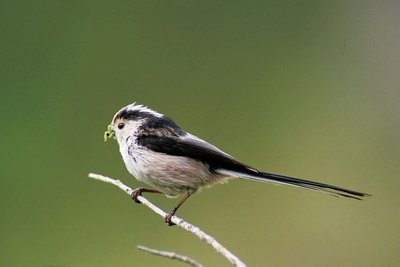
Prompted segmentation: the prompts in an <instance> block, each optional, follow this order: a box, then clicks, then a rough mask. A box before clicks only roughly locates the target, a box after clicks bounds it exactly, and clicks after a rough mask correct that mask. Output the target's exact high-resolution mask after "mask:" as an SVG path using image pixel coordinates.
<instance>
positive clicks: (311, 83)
mask: <svg viewBox="0 0 400 267" xmlns="http://www.w3.org/2000/svg"><path fill="white" fill-rule="evenodd" d="M399 18H400V17H399V6H398V2H397V1H308V2H303V3H301V2H299V1H273V2H272V1H209V2H205V1H194V0H186V1H184V0H173V1H3V2H2V3H1V4H0V75H1V78H0V102H1V103H0V112H1V118H2V120H1V133H2V138H1V139H0V143H1V146H0V147H1V151H2V153H1V161H0V162H1V168H0V175H1V179H0V214H1V215H0V236H1V238H0V265H1V266H74V267H79V266H85V267H90V266H155V265H158V266H160V265H166V264H169V265H170V266H181V264H180V263H175V262H170V261H168V260H166V259H159V258H157V257H153V256H149V255H147V254H144V253H142V252H138V251H137V250H136V249H135V247H136V245H137V244H143V245H146V246H150V247H155V248H159V249H166V250H175V251H177V252H179V253H182V254H186V255H188V256H191V257H194V258H195V259H197V260H198V261H200V262H202V263H203V264H204V265H205V266H221V265H225V266H228V264H227V263H226V262H225V260H224V259H223V258H221V257H220V256H219V255H217V254H216V253H215V252H214V251H212V250H211V249H210V248H208V247H206V246H205V245H204V244H202V243H201V242H200V241H198V240H196V239H195V238H193V237H192V236H190V235H188V234H186V233H184V232H182V231H181V230H179V229H178V228H170V227H167V226H166V225H165V224H164V223H163V222H162V219H160V218H159V217H157V216H155V215H154V214H152V213H151V212H150V211H148V210H147V209H145V208H143V207H141V206H139V205H135V204H133V203H132V201H130V200H129V198H128V197H127V196H126V195H125V194H122V193H121V192H119V190H116V189H115V188H113V187H112V186H109V185H106V184H102V183H99V182H95V181H91V180H89V179H88V178H87V173H89V172H98V173H101V174H104V175H109V176H112V177H115V178H120V179H122V180H123V181H124V182H126V183H128V184H130V185H132V186H139V185H140V184H139V182H137V181H136V180H135V179H133V178H132V177H131V176H130V175H129V174H128V173H127V171H126V169H125V166H124V164H123V162H122V159H121V157H120V155H119V152H118V147H117V144H116V142H107V143H104V142H103V133H104V131H105V130H106V127H107V125H108V124H109V122H110V121H111V119H112V116H113V115H114V113H115V112H116V111H117V110H118V109H119V108H120V107H122V106H124V105H126V104H129V103H131V102H135V101H136V102H138V103H141V104H145V105H149V106H150V107H151V108H154V109H156V110H158V111H160V112H162V113H166V114H168V115H169V116H170V117H172V118H173V119H174V120H176V121H177V122H178V124H180V125H181V126H182V127H183V128H185V129H187V130H190V131H191V132H192V133H193V134H196V135H198V136H201V137H203V138H204V139H206V140H208V141H210V142H212V143H214V144H215V145H217V146H219V147H220V148H222V149H224V150H225V151H227V152H228V153H230V154H232V155H233V156H235V157H236V158H238V159H239V160H241V161H244V162H246V163H248V164H250V165H252V166H255V167H258V168H262V169H266V170H269V171H272V172H279V173H283V174H286V175H291V176H298V177H304V178H308V179H313V180H318V181H322V182H327V183H331V184H335V185H339V186H343V187H347V188H350V189H355V190H360V191H365V192H368V193H371V194H373V197H372V198H369V199H367V200H366V201H362V202H361V201H355V200H349V199H338V198H334V197H330V196H327V195H323V194H317V193H313V192H309V191H306V190H300V189H295V188H286V187H277V186H271V185H266V184H260V183H255V182H248V181H240V180H235V181H231V182H230V183H228V184H226V185H218V186H215V187H213V188H212V189H207V190H206V189H205V190H203V191H202V192H201V193H200V194H197V195H196V196H194V197H193V198H192V199H190V200H189V201H188V202H187V203H186V204H185V205H184V206H183V207H182V209H181V210H180V211H179V215H181V216H183V217H185V218H186V219H187V220H189V221H190V222H192V223H194V224H197V225H199V226H200V227H202V228H204V230H205V231H207V232H209V233H211V234H212V235H214V236H215V237H216V238H217V239H219V240H220V241H221V242H222V243H224V244H225V245H226V246H227V247H228V248H230V249H231V250H232V251H234V252H235V253H237V254H238V255H239V256H240V257H241V258H242V259H243V260H244V261H245V262H247V263H248V264H249V266H264V265H271V266H274V265H275V266H398V264H399V260H400V256H399V251H400V235H399V234H398V232H399V225H400V212H399V204H400V197H399V188H400V182H399V181H400V179H399V174H400V164H399V161H400V142H399V141H400V139H399V130H400V123H399V121H400V105H399V103H400V89H399V84H400V83H399V82H400V79H399V76H400V75H399V69H400V58H399V47H400V41H399V25H400V21H399ZM149 198H150V199H152V200H153V201H154V202H156V203H157V204H159V205H160V206H162V207H164V208H165V209H169V208H171V207H172V206H173V205H174V204H175V203H176V201H177V200H175V199H173V200H171V199H167V198H164V197H161V196H149Z"/></svg>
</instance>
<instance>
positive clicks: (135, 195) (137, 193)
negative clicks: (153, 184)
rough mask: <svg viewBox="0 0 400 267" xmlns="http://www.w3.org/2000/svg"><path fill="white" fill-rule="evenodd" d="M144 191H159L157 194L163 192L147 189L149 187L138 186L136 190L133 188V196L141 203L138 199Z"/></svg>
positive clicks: (156, 191)
mask: <svg viewBox="0 0 400 267" xmlns="http://www.w3.org/2000/svg"><path fill="white" fill-rule="evenodd" d="M142 193H157V194H162V192H160V191H158V190H155V189H147V188H143V187H138V188H136V189H135V190H133V192H132V194H131V198H132V199H133V200H134V201H135V202H136V203H141V202H140V201H139V200H138V198H137V197H138V196H141V195H142Z"/></svg>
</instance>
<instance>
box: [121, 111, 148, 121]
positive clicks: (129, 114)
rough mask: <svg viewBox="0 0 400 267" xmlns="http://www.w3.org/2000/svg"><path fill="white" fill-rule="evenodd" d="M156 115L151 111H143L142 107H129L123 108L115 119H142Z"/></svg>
mask: <svg viewBox="0 0 400 267" xmlns="http://www.w3.org/2000/svg"><path fill="white" fill-rule="evenodd" d="M152 117H155V116H154V114H151V113H150V112H147V111H143V110H140V109H134V110H132V109H127V108H124V109H123V110H121V111H120V112H119V113H118V114H117V115H116V116H115V118H114V121H115V120H117V119H123V120H140V119H145V118H152Z"/></svg>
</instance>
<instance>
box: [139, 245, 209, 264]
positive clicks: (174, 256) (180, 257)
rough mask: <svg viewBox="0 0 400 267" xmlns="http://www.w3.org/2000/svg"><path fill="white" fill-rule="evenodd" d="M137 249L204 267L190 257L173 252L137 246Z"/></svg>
mask: <svg viewBox="0 0 400 267" xmlns="http://www.w3.org/2000/svg"><path fill="white" fill-rule="evenodd" d="M137 248H138V249H139V250H141V251H145V252H148V253H150V254H153V255H157V256H161V257H165V258H168V259H173V260H178V261H181V262H184V263H187V264H190V265H192V266H193V267H202V266H203V265H201V264H200V263H198V262H197V261H195V260H194V259H192V258H189V257H187V256H184V255H180V254H177V253H175V252H172V251H165V250H158V249H153V248H148V247H145V246H140V245H139V246H137Z"/></svg>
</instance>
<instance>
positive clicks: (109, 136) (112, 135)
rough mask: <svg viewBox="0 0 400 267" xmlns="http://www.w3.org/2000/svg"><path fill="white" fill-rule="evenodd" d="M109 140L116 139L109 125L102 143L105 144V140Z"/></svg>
mask: <svg viewBox="0 0 400 267" xmlns="http://www.w3.org/2000/svg"><path fill="white" fill-rule="evenodd" d="M111 138H114V139H117V138H116V136H115V131H114V129H113V127H112V125H111V124H110V125H108V126H107V131H106V132H105V133H104V142H107V140H108V139H111Z"/></svg>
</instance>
